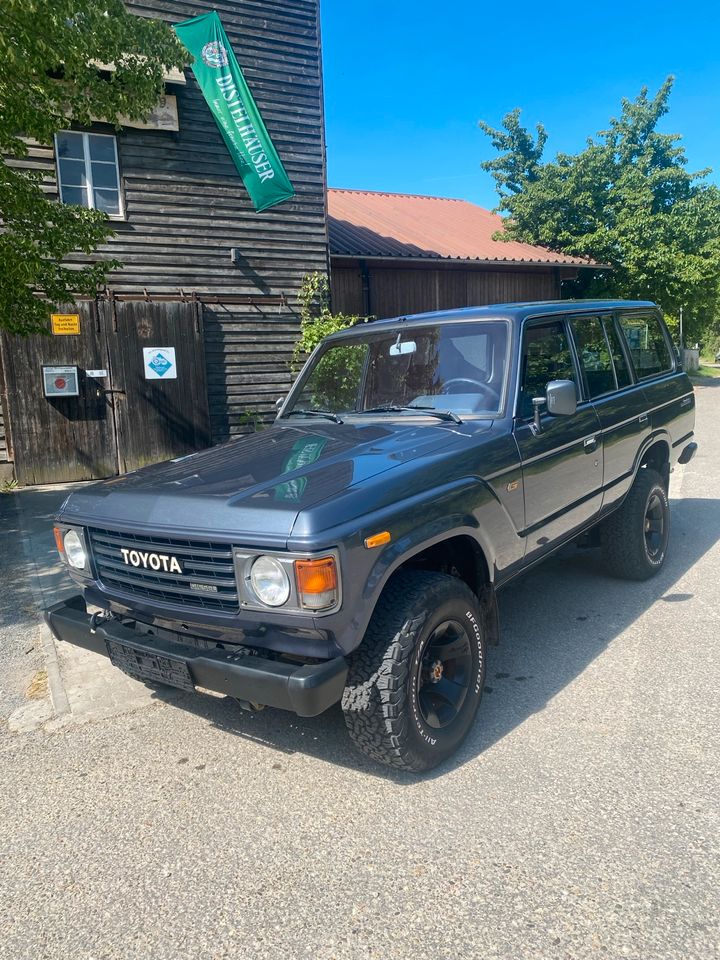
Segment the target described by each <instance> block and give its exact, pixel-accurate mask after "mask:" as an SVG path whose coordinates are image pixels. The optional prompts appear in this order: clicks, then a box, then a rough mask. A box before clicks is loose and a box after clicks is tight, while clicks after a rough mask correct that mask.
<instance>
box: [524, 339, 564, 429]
mask: <svg viewBox="0 0 720 960" xmlns="http://www.w3.org/2000/svg"><path fill="white" fill-rule="evenodd" d="M551 380H573V381H575V380H576V377H575V367H574V365H573V361H572V354H571V352H570V344H569V343H568V339H567V337H566V336H565V330H564V328H563V325H562V324H561V323H551V324H547V325H546V326H542V327H530V329H529V330H527V331H526V332H525V339H524V343H523V358H522V388H521V392H520V416H521V417H531V416H532V412H533V407H532V399H533V397H544V396H545V388H546V387H547V385H548V383H549V382H550V381H551Z"/></svg>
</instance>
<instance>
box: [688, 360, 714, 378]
mask: <svg viewBox="0 0 720 960" xmlns="http://www.w3.org/2000/svg"><path fill="white" fill-rule="evenodd" d="M689 377H690V379H691V380H700V381H702V380H711V379H713V378H717V377H720V367H708V366H707V365H706V364H704V363H701V364H700V367H699V369H697V370H693V371H692V372H691V373H690V374H689Z"/></svg>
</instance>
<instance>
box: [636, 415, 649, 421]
mask: <svg viewBox="0 0 720 960" xmlns="http://www.w3.org/2000/svg"><path fill="white" fill-rule="evenodd" d="M647 419H648V415H647V414H646V413H641V414H640V416H639V417H638V423H647Z"/></svg>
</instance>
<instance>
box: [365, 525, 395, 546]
mask: <svg viewBox="0 0 720 960" xmlns="http://www.w3.org/2000/svg"><path fill="white" fill-rule="evenodd" d="M391 540H392V537H391V536H390V531H389V530H383V532H382V533H374V534H373V535H372V536H371V537H367V539H366V540H365V546H366V547H367V549H368V550H372V548H373V547H382V546H384V545H385V544H386V543H390V541H391Z"/></svg>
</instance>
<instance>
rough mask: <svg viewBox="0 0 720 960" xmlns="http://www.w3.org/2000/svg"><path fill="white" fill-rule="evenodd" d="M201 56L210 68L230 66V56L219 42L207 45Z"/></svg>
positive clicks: (215, 41)
mask: <svg viewBox="0 0 720 960" xmlns="http://www.w3.org/2000/svg"><path fill="white" fill-rule="evenodd" d="M200 56H201V57H202V59H203V63H205V64H206V65H207V66H208V67H217V68H218V69H219V68H220V67H226V66H227V65H228V54H227V50H226V49H225V47H224V46H223V45H222V44H221V43H220V42H219V41H218V40H213V41H212V42H211V43H206V44H205V46H204V47H203V48H202V53H201V54H200Z"/></svg>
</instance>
